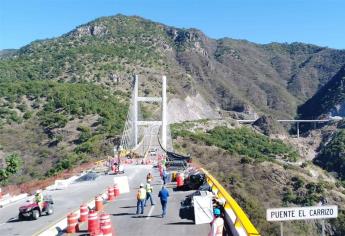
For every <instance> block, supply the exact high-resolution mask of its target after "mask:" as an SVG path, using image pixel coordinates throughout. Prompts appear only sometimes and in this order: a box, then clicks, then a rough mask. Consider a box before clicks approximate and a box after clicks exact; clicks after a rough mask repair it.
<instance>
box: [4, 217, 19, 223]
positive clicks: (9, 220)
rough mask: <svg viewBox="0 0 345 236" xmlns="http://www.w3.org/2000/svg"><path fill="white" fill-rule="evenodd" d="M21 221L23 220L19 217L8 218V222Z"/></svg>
mask: <svg viewBox="0 0 345 236" xmlns="http://www.w3.org/2000/svg"><path fill="white" fill-rule="evenodd" d="M19 221H21V220H19V219H18V218H17V217H12V218H10V219H8V220H7V222H6V223H16V222H19Z"/></svg>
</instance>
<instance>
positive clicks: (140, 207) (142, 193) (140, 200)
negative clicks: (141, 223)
mask: <svg viewBox="0 0 345 236" xmlns="http://www.w3.org/2000/svg"><path fill="white" fill-rule="evenodd" d="M145 198H146V190H145V189H144V184H140V188H139V190H138V192H137V215H138V214H139V212H140V214H144V201H145Z"/></svg>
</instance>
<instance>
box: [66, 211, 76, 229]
mask: <svg viewBox="0 0 345 236" xmlns="http://www.w3.org/2000/svg"><path fill="white" fill-rule="evenodd" d="M77 227H78V216H77V214H74V213H70V214H68V215H67V233H75V232H77Z"/></svg>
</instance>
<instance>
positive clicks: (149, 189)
mask: <svg viewBox="0 0 345 236" xmlns="http://www.w3.org/2000/svg"><path fill="white" fill-rule="evenodd" d="M145 190H146V198H145V203H144V206H145V207H146V202H147V200H149V199H150V201H151V206H154V205H155V202H154V200H153V197H152V192H153V187H152V185H151V181H150V180H148V181H147V183H146V186H145Z"/></svg>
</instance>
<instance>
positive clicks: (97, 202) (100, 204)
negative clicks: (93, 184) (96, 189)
mask: <svg viewBox="0 0 345 236" xmlns="http://www.w3.org/2000/svg"><path fill="white" fill-rule="evenodd" d="M95 210H96V211H103V199H102V197H101V196H96V197H95Z"/></svg>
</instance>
